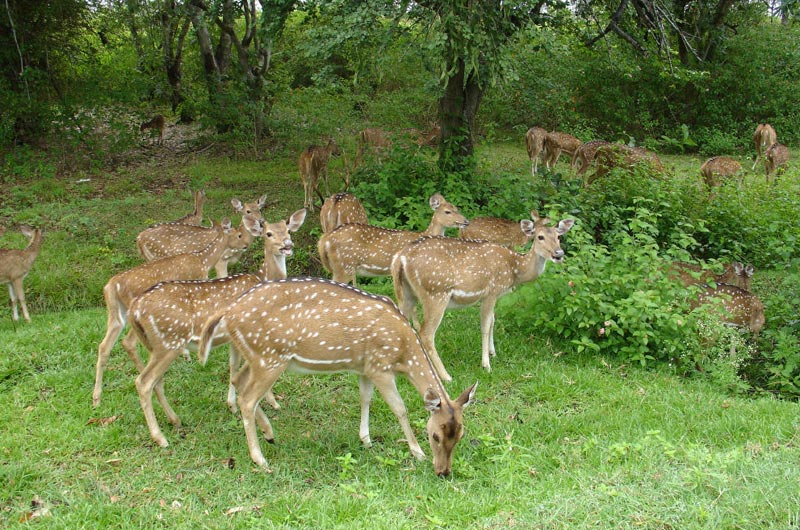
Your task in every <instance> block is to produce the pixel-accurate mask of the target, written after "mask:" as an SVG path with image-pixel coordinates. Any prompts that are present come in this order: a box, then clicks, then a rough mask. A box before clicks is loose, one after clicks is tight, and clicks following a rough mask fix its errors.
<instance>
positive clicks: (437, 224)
mask: <svg viewBox="0 0 800 530" xmlns="http://www.w3.org/2000/svg"><path fill="white" fill-rule="evenodd" d="M428 203H429V204H430V207H431V209H432V210H433V217H432V218H431V224H430V225H428V228H427V229H426V230H425V231H424V232H412V231H409V230H390V229H388V228H381V227H379V226H372V225H366V224H346V225H342V226H340V227H339V228H337V229H336V230H334V231H333V232H329V233H327V234H323V236H322V237H321V238H320V240H319V243H318V244H317V250H318V252H319V257H320V260H321V261H322V265H323V266H324V267H325V269H327V270H328V271H329V272H330V273H331V274H332V275H333V279H334V280H335V281H337V282H342V283H355V281H356V275H358V276H373V277H374V276H388V275H389V268H390V267H391V264H392V257H393V256H394V255H395V253H397V252H398V251H399V250H400V249H402V248H403V247H404V246H406V245H407V244H409V243H411V242H412V241H414V240H415V239H418V238H420V237H422V236H425V235H438V236H441V235H444V230H445V228H453V227H455V228H461V227H464V226H467V225H468V224H469V221H467V218H466V217H464V216H463V215H461V213H460V212H459V211H458V208H456V207H455V206H454V205H452V204H450V203H449V202H447V200H445V198H444V197H443V196H442V195H440V194H439V193H435V194H433V195H431V197H430V199H429V200H428Z"/></svg>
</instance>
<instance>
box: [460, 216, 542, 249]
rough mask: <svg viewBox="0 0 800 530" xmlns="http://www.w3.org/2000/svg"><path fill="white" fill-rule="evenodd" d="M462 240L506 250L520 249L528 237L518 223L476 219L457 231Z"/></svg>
mask: <svg viewBox="0 0 800 530" xmlns="http://www.w3.org/2000/svg"><path fill="white" fill-rule="evenodd" d="M458 237H460V238H462V239H476V240H484V241H491V242H492V243H497V244H498V245H503V246H504V247H508V248H511V249H513V248H516V247H521V246H523V245H525V244H527V243H528V241H529V239H528V235H527V234H525V232H523V231H522V230H520V226H519V222H517V221H512V220H510V219H500V218H498V217H476V218H475V219H472V220H471V221H470V222H469V225H467V226H466V227H464V228H460V229H459V230H458Z"/></svg>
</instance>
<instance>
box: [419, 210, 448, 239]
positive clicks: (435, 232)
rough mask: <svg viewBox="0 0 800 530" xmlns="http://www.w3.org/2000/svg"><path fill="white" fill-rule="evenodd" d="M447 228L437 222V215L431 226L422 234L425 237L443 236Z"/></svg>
mask: <svg viewBox="0 0 800 530" xmlns="http://www.w3.org/2000/svg"><path fill="white" fill-rule="evenodd" d="M444 229H445V226H444V225H443V224H442V223H440V222H439V221H437V220H436V215H434V216H433V218H432V219H431V224H429V225H428V228H426V229H425V231H424V232H422V234H421V235H423V236H443V235H444Z"/></svg>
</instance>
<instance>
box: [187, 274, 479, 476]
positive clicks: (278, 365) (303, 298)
mask: <svg viewBox="0 0 800 530" xmlns="http://www.w3.org/2000/svg"><path fill="white" fill-rule="evenodd" d="M221 334H224V335H227V336H229V337H231V340H232V342H233V347H234V348H235V349H236V350H237V351H238V352H239V353H240V354H241V355H242V356H243V357H244V359H245V363H244V366H243V368H242V369H241V370H240V371H239V373H238V374H237V375H236V377H235V379H234V384H235V385H236V389H237V391H238V394H239V398H238V400H239V409H240V410H241V414H242V422H243V424H244V430H245V434H246V436H247V446H248V449H249V451H250V457H251V458H252V459H253V462H255V463H256V464H257V465H259V466H264V467H266V466H267V461H266V459H265V458H264V455H263V453H262V452H261V448H260V446H259V441H258V434H257V433H256V423H258V425H259V427H260V428H261V431H262V432H263V433H264V436H266V438H267V440H268V441H270V442H271V441H273V440H274V433H273V430H272V425H271V424H270V421H269V419H268V418H267V417H266V416H265V415H263V414H257V413H256V411H257V410H258V404H259V402H260V401H261V399H262V398H263V396H264V395H265V394H266V393H267V392H269V391H270V389H271V388H272V386H273V385H274V384H275V381H276V380H277V379H278V377H280V375H281V374H282V373H283V372H284V371H286V370H289V371H296V372H301V373H334V372H354V373H357V374H358V375H359V380H358V383H359V384H358V387H359V391H360V395H361V424H360V428H359V436H360V438H361V441H362V443H363V444H364V445H366V446H369V445H371V438H370V432H369V406H370V401H371V400H372V393H373V389H374V387H377V388H378V391H379V392H380V393H381V395H382V396H383V399H384V400H385V401H386V403H387V405H389V408H390V409H391V410H392V412H393V413H394V414H395V416H397V419H398V421H399V422H400V426H401V427H402V429H403V435H404V438H405V440H406V442H407V443H408V446H409V449H410V450H411V454H412V455H414V456H415V457H416V458H418V459H424V458H425V453H424V452H423V450H422V448H421V447H420V446H419V443H418V442H417V439H416V437H415V436H414V432H413V431H412V429H411V425H410V423H409V421H408V415H407V412H406V408H405V405H404V403H403V398H402V397H401V396H400V394H399V392H398V391H397V386H396V382H395V378H396V376H397V375H398V374H402V375H405V376H406V377H407V378H408V379H409V381H410V382H411V384H412V385H413V386H414V388H416V389H417V392H419V394H420V395H421V396H423V399H424V401H425V408H426V409H427V410H428V411H429V412H430V413H431V415H430V418H429V419H428V425H427V433H428V441H429V443H430V447H431V452H432V453H433V467H434V470H435V472H436V474H437V475H439V476H447V475H449V474H450V471H451V466H452V461H453V449H454V448H455V445H456V444H457V443H458V441H459V440H460V439H461V438H462V436H463V435H464V429H463V420H462V410H463V409H464V408H465V407H467V406H468V405H470V404H471V403H472V402H473V401H474V396H475V389H476V386H477V383H475V384H473V385H472V386H471V387H469V388H467V389H466V390H464V392H462V393H461V395H460V396H459V397H458V398H457V399H455V400H451V399H450V397H449V396H448V394H447V391H446V390H445V389H444V386H443V385H442V382H441V380H440V379H439V377H438V376H437V375H436V372H435V370H434V369H433V367H432V366H431V360H430V359H429V358H428V356H427V355H426V354H425V350H424V349H423V347H422V346H421V345H420V342H419V337H418V336H417V334H416V333H415V332H414V330H413V329H412V328H411V326H410V325H409V323H408V320H406V318H405V317H403V315H401V314H400V311H398V309H397V306H396V305H395V304H394V302H392V301H391V300H390V299H388V298H386V297H383V296H376V295H373V294H370V293H367V292H365V291H361V290H359V289H356V288H354V287H350V286H346V285H343V284H338V283H334V282H331V281H329V280H322V279H318V278H293V279H288V280H280V281H275V282H266V283H262V284H260V285H258V286H256V287H254V288H253V289H251V290H249V291H248V292H247V293H245V294H243V295H242V296H241V297H239V298H238V299H237V300H236V301H235V302H233V304H231V305H230V306H228V307H227V308H226V309H224V310H222V311H220V312H219V313H217V314H216V315H215V316H213V317H212V318H210V319H209V320H208V321H207V322H206V324H205V326H204V327H203V331H202V334H201V337H200V344H199V345H198V357H199V359H200V362H201V363H202V364H205V361H206V358H207V356H208V351H209V349H210V347H211V344H212V343H213V340H214V339H213V337H215V336H217V335H221Z"/></svg>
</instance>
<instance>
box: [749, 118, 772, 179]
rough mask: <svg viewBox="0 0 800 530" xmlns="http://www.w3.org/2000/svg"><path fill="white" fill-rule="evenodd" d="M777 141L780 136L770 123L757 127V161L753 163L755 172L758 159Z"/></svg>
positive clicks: (754, 134)
mask: <svg viewBox="0 0 800 530" xmlns="http://www.w3.org/2000/svg"><path fill="white" fill-rule="evenodd" d="M777 141H778V135H777V133H776V132H775V128H774V127H772V125H770V124H769V123H759V124H758V125H757V126H756V131H755V133H753V143H754V144H756V159H755V160H754V161H753V167H752V169H753V170H755V169H756V166H757V165H758V159H759V158H761V155H763V154H765V153H766V151H767V149H769V147H770V146H771V145H772V144H774V143H775V142H777Z"/></svg>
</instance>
